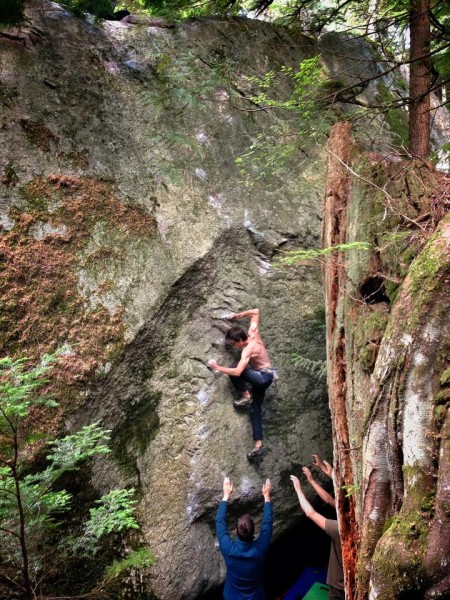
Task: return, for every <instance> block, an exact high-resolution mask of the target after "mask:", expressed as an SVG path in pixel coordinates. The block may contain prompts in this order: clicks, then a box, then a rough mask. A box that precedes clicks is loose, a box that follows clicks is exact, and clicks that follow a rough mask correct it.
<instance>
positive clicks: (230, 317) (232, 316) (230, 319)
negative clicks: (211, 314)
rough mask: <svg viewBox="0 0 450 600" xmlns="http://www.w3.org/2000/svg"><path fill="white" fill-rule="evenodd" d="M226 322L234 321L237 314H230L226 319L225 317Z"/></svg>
mask: <svg viewBox="0 0 450 600" xmlns="http://www.w3.org/2000/svg"><path fill="white" fill-rule="evenodd" d="M224 318H225V320H226V321H234V320H235V318H236V313H232V312H230V313H228V314H227V316H226V317H224Z"/></svg>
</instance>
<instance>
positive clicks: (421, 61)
mask: <svg viewBox="0 0 450 600" xmlns="http://www.w3.org/2000/svg"><path fill="white" fill-rule="evenodd" d="M409 28H410V60H411V61H412V62H411V67H410V82H409V89H410V92H409V96H410V102H411V103H410V105H409V151H410V152H411V154H412V155H413V156H416V157H418V158H421V159H423V160H425V159H427V158H428V155H429V153H430V129H431V127H430V108H431V107H430V93H429V89H430V83H431V58H430V57H429V52H430V46H431V30H430V0H410V13H409Z"/></svg>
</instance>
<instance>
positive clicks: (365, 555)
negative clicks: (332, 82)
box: [323, 124, 450, 600]
mask: <svg viewBox="0 0 450 600" xmlns="http://www.w3.org/2000/svg"><path fill="white" fill-rule="evenodd" d="M349 132H350V130H349V126H348V125H347V124H339V125H337V126H335V127H334V128H333V132H332V135H331V137H330V141H329V146H328V150H329V153H330V159H329V171H328V177H327V182H326V190H327V191H326V197H325V204H324V207H325V210H324V229H323V245H324V246H325V247H328V246H332V245H337V244H342V243H347V244H350V245H351V244H352V243H353V242H356V241H359V242H361V241H364V242H370V243H371V244H372V245H373V250H371V251H362V250H360V249H357V248H355V249H353V250H352V249H350V250H346V251H345V252H340V253H334V256H331V255H329V256H330V257H329V258H327V259H326V262H325V267H324V280H325V294H326V307H327V359H328V386H329V397H330V410H331V415H332V423H333V435H334V449H335V456H334V467H335V476H336V497H337V507H338V513H339V523H340V531H341V539H342V547H343V561H344V573H345V578H346V597H347V600H352V599H357V600H367V599H368V598H369V597H370V600H375V599H376V600H400V598H401V599H402V600H406V598H410V597H411V598H412V597H414V598H416V597H417V598H418V597H421V598H426V599H428V598H429V599H430V600H431V599H432V598H436V599H438V598H441V599H444V598H447V599H448V590H449V579H450V578H449V572H450V568H449V565H450V561H449V559H448V556H450V512H449V511H448V507H449V506H450V447H449V442H448V435H449V434H448V431H449V428H450V423H449V419H450V417H449V413H448V406H449V400H450V367H449V365H450V360H449V358H450V357H449V355H448V346H449V343H450V320H449V319H448V315H449V313H450V275H449V273H450V214H447V215H446V216H445V217H444V218H443V219H442V220H441V222H440V224H439V227H438V228H437V229H436V230H435V231H434V233H433V235H431V233H430V232H431V231H432V227H433V223H434V221H433V219H432V218H431V219H430V220H429V224H428V226H429V228H430V229H429V233H428V234H425V233H424V232H423V229H419V227H417V228H416V229H414V220H415V219H417V218H418V217H419V216H420V215H422V214H423V215H427V214H430V213H431V214H432V213H433V210H434V208H433V206H435V203H436V198H437V197H439V194H433V193H432V192H433V190H435V189H436V188H437V184H438V182H439V176H438V174H437V173H436V172H433V171H431V170H430V169H428V167H427V166H426V165H424V164H423V162H421V161H417V163H416V164H413V165H410V164H409V163H407V164H402V163H395V162H388V161H383V160H382V159H381V158H380V157H378V156H371V155H363V154H362V153H361V152H359V153H357V151H356V150H357V149H355V151H353V152H352V149H351V148H352V147H351V143H350V141H349ZM352 157H353V158H352ZM350 159H351V160H352V165H351V169H352V170H353V171H355V172H363V175H362V176H361V177H359V178H358V177H354V176H352V174H351V172H350ZM345 165H347V168H346V166H345ZM371 180H374V182H375V181H376V182H377V184H376V185H377V187H375V186H374V185H372V184H370V181H371ZM385 182H388V183H387V184H386V185H385V187H387V188H388V189H387V193H386V195H383V194H381V192H380V190H381V186H382V185H384V184H385ZM377 190H378V191H377ZM447 194H448V191H447ZM439 214H440V215H442V212H440V213H439ZM437 220H438V219H437ZM423 222H424V221H423V220H422V223H423ZM421 227H422V226H421ZM427 239H428V241H427V243H426V244H425V242H426V240H427ZM399 240H402V241H401V242H399ZM417 240H420V242H418V241H417ZM399 244H403V245H402V246H400V245H399ZM414 244H416V245H414ZM413 248H414V249H415V252H416V254H415V258H414V260H412V258H413V256H414V254H413V255H412V254H411V253H412V249H413ZM411 261H412V262H411ZM395 265H397V266H395ZM394 267H395V268H394ZM396 268H398V271H399V273H401V275H402V276H401V277H400V276H399V274H398V273H397V274H396V272H395V269H396Z"/></svg>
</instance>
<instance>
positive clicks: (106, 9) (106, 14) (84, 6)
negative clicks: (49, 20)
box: [61, 0, 114, 19]
mask: <svg viewBox="0 0 450 600" xmlns="http://www.w3.org/2000/svg"><path fill="white" fill-rule="evenodd" d="M61 4H62V5H63V6H65V7H66V8H68V9H69V10H70V11H71V12H73V14H74V15H76V16H77V17H84V15H85V14H86V13H89V14H91V15H93V16H94V17H95V18H96V19H108V18H110V17H111V16H112V14H113V12H114V3H113V2H112V0H64V1H63V2H61Z"/></svg>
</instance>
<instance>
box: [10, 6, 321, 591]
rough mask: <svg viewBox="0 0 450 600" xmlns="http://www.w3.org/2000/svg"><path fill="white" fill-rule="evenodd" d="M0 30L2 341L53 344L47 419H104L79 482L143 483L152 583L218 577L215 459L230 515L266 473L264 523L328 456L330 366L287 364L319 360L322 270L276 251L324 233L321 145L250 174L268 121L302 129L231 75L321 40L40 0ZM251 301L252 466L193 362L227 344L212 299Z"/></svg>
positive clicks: (283, 509)
mask: <svg viewBox="0 0 450 600" xmlns="http://www.w3.org/2000/svg"><path fill="white" fill-rule="evenodd" d="M0 44H1V52H2V54H1V56H2V58H1V76H0V78H1V82H0V83H1V86H0V94H1V98H0V99H1V111H2V112H1V128H0V141H1V145H2V148H3V149H4V150H6V152H4V153H3V155H2V185H1V221H2V224H3V227H4V233H3V238H2V257H3V266H4V268H5V272H7V273H8V278H9V279H8V285H5V286H3V287H2V300H3V302H4V304H5V306H7V307H8V311H7V314H6V316H5V319H4V321H2V337H1V343H2V346H3V347H2V352H3V353H5V352H13V353H15V354H21V353H23V352H27V353H28V354H29V355H30V356H38V355H39V354H40V353H42V352H43V351H45V350H51V349H54V348H55V347H56V346H57V345H61V344H63V343H66V344H67V345H68V350H67V351H66V352H65V355H64V357H63V360H62V363H61V365H62V366H61V370H60V372H59V373H58V377H57V381H56V383H55V389H56V391H57V394H58V398H59V399H60V409H59V412H58V413H57V415H56V417H54V418H52V419H49V418H47V419H46V421H45V424H46V428H47V430H50V431H53V432H54V433H56V432H58V431H61V429H68V430H74V429H77V428H78V427H80V426H81V425H82V424H84V423H85V422H88V421H92V420H100V421H101V423H102V424H103V425H104V426H105V427H108V428H110V429H111V431H112V440H113V443H112V454H111V455H110V457H109V459H108V461H103V462H99V463H97V464H95V465H94V467H93V471H92V477H91V481H92V484H93V485H94V487H95V488H96V489H97V490H98V492H99V493H100V492H101V491H103V490H105V489H108V488H110V487H114V486H123V485H133V486H136V487H137V488H138V490H139V495H140V498H141V500H140V504H139V518H140V521H141V524H142V538H143V540H144V542H145V543H147V544H148V545H149V547H150V548H151V549H152V550H153V551H154V552H155V554H156V556H157V559H158V562H157V565H156V566H155V567H154V568H153V569H152V570H151V572H150V573H148V574H147V575H148V577H147V579H146V584H145V586H146V589H147V590H151V591H152V593H153V594H154V595H155V596H156V597H157V598H160V599H167V600H168V599H170V600H175V599H176V598H186V599H188V598H196V597H198V596H200V595H201V594H203V593H204V592H206V591H208V590H209V589H211V588H213V587H214V586H216V585H218V584H219V583H220V582H221V581H222V580H223V577H224V565H223V562H222V560H221V558H220V555H219V551H218V548H217V547H216V543H215V536H214V531H213V519H214V513H215V510H216V506H217V502H218V501H219V499H220V497H221V484H222V478H223V476H224V475H229V476H230V477H231V478H232V479H233V481H234V483H235V490H236V491H235V501H234V503H233V504H232V507H231V514H232V515H235V514H237V513H238V512H240V511H242V510H244V509H245V510H246V511H250V512H251V513H252V514H255V515H256V516H259V513H260V504H261V494H260V489H261V485H262V481H263V480H264V478H266V477H268V476H270V477H271V478H272V481H273V486H274V503H275V534H276V535H279V534H280V533H282V532H283V531H285V530H286V529H287V528H289V525H290V522H292V520H293V518H294V515H295V514H296V511H297V508H296V501H295V494H293V493H292V489H291V484H290V482H289V474H290V473H291V472H292V470H294V469H297V470H298V467H299V465H300V464H301V463H309V460H310V455H311V453H312V452H314V451H318V452H320V453H321V454H323V455H324V456H326V457H330V456H331V440H330V427H329V415H328V405H327V399H326V394H325V389H324V382H323V381H317V379H316V378H315V377H311V376H309V375H308V373H306V372H304V371H302V370H301V369H300V368H299V367H293V366H292V363H291V355H292V352H294V351H297V352H299V353H301V354H302V355H304V356H306V357H307V358H310V359H312V360H321V359H323V358H324V317H323V309H322V306H323V296H322V290H321V280H320V273H319V272H318V270H317V269H315V268H311V267H296V268H290V269H274V268H273V266H272V264H271V263H272V259H273V256H274V254H275V253H276V252H277V251H278V250H279V249H280V248H287V247H297V246H302V247H313V246H315V245H317V244H318V240H319V236H320V222H321V208H320V205H321V195H322V179H323V176H322V171H321V166H320V165H321V155H320V151H318V150H317V149H315V148H314V147H313V146H311V147H310V148H309V150H308V152H309V154H310V157H309V158H308V159H306V158H305V160H304V161H303V164H302V166H301V168H300V169H299V171H298V172H297V173H296V175H295V177H293V178H291V179H288V177H287V174H286V173H275V174H273V175H271V176H270V177H268V178H266V179H265V180H264V181H260V180H259V179H258V178H257V175H258V172H257V171H255V177H254V178H252V177H250V178H249V177H248V176H247V182H244V181H243V180H242V177H241V175H240V173H239V170H238V168H237V166H236V165H235V163H234V159H235V158H236V156H237V155H239V154H240V153H242V152H244V151H245V150H246V149H247V148H248V147H249V145H250V144H251V143H252V141H253V140H254V139H255V137H256V136H257V135H258V133H259V132H260V131H261V130H262V129H264V128H268V127H270V126H272V125H277V124H280V123H281V122H283V123H284V124H285V125H284V126H285V129H286V131H287V132H288V133H289V131H295V127H296V123H295V118H294V117H289V118H287V117H286V116H279V115H277V114H275V113H268V112H267V111H261V110H260V109H259V107H257V106H254V104H252V103H251V102H248V101H247V100H246V99H245V97H246V95H248V93H249V90H250V88H251V85H252V84H251V82H249V80H248V79H246V77H247V76H250V75H253V76H254V75H262V74H263V73H264V72H265V71H266V70H267V69H270V68H279V67H280V66H281V65H283V64H290V65H293V66H295V65H297V64H298V63H299V61H300V60H301V59H302V58H304V57H307V56H310V55H311V54H312V53H313V51H314V48H313V47H312V45H311V42H310V41H309V40H307V39H306V38H302V37H300V36H298V37H292V36H291V35H289V34H287V32H285V31H283V30H278V29H275V28H272V27H271V26H269V25H267V24H261V23H255V22H252V21H247V20H232V21H219V20H201V21H193V22H189V23H186V24H183V25H179V26H176V27H174V28H172V29H161V28H157V27H147V26H135V25H131V24H125V23H116V22H114V23H108V22H106V23H104V24H102V25H101V26H95V25H90V24H88V23H85V22H82V21H80V20H77V19H75V18H74V17H72V16H70V15H69V14H67V13H66V12H64V11H63V10H61V8H60V7H59V6H58V5H56V4H52V3H49V2H37V3H35V4H33V5H32V6H31V8H30V9H29V12H28V21H27V24H26V26H25V27H24V28H22V29H21V30H20V31H16V30H11V31H9V32H8V35H2V36H1V37H0ZM255 48H256V49H257V50H255ZM279 93H280V95H281V96H282V95H283V94H288V93H289V84H288V83H286V88H285V89H280V90H279ZM306 146H308V144H307V143H306ZM249 179H250V181H249ZM246 183H247V184H248V183H249V184H252V185H246ZM37 257H39V260H38V258H37ZM25 273H26V274H27V275H26V276H24V274H25ZM44 300H45V301H44ZM253 306H259V308H260V309H261V314H262V321H261V331H262V335H263V337H264V339H265V340H266V342H267V347H268V349H269V353H270V356H271V358H272V361H273V363H274V364H275V365H276V366H277V367H279V369H280V379H279V381H278V382H277V383H276V384H274V385H273V386H272V387H271V388H270V390H269V391H268V394H267V401H266V403H265V412H264V416H263V423H264V431H265V440H266V444H267V447H268V450H269V452H268V455H267V457H266V458H265V459H264V462H263V463H262V464H261V465H260V466H250V465H249V464H248V462H247V460H246V457H245V453H246V452H247V451H248V450H249V448H250V447H251V446H252V440H251V428H250V420H249V417H248V415H247V414H245V413H237V412H236V411H235V410H234V409H233V406H232V403H231V400H232V397H233V395H232V391H231V387H230V385H229V383H228V382H227V380H226V378H225V377H220V376H219V377H215V376H214V375H213V374H212V373H211V372H210V371H208V370H207V368H206V366H205V363H206V361H207V359H208V358H216V359H218V360H219V361H231V360H233V356H231V355H230V354H229V353H228V351H227V350H226V349H225V347H224V345H223V333H224V331H225V329H226V327H227V324H226V323H225V321H224V320H223V316H224V314H225V313H226V312H227V311H229V310H236V311H237V310H241V309H245V308H250V307H253Z"/></svg>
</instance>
